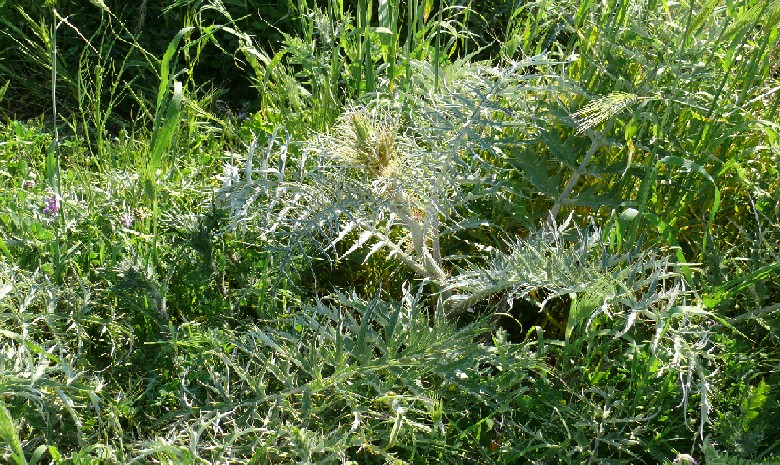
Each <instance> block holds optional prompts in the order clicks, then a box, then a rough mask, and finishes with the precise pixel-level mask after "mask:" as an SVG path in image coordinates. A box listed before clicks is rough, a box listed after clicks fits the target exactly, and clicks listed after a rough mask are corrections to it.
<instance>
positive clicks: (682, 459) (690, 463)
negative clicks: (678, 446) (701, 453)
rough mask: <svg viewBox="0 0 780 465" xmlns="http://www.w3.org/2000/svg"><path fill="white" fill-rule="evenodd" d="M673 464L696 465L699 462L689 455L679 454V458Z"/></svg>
mask: <svg viewBox="0 0 780 465" xmlns="http://www.w3.org/2000/svg"><path fill="white" fill-rule="evenodd" d="M672 463H679V464H680V465H696V464H697V463H698V462H697V461H696V459H694V458H693V457H691V456H690V455H688V454H677V457H676V458H675V459H674V462H672Z"/></svg>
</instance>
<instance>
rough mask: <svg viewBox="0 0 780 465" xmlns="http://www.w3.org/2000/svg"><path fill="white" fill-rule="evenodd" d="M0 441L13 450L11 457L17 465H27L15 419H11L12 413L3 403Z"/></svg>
mask: <svg viewBox="0 0 780 465" xmlns="http://www.w3.org/2000/svg"><path fill="white" fill-rule="evenodd" d="M0 439H2V440H3V442H4V443H5V444H6V446H7V447H9V448H10V449H11V457H12V458H13V459H14V462H16V463H17V465H27V459H25V458H24V451H23V450H22V443H21V442H20V441H19V435H18V434H17V432H16V427H15V426H14V422H13V418H11V412H9V411H8V409H7V408H6V407H5V404H3V403H0Z"/></svg>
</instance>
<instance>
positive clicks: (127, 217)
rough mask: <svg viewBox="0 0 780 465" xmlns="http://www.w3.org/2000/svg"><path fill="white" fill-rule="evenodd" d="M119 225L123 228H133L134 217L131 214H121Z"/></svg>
mask: <svg viewBox="0 0 780 465" xmlns="http://www.w3.org/2000/svg"><path fill="white" fill-rule="evenodd" d="M119 224H121V225H122V227H123V228H129V227H131V226H132V225H133V215H131V214H130V213H121V214H120V215H119Z"/></svg>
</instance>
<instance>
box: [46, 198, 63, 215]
mask: <svg viewBox="0 0 780 465" xmlns="http://www.w3.org/2000/svg"><path fill="white" fill-rule="evenodd" d="M59 211H60V198H59V197H58V196H57V194H55V193H53V192H50V193H49V198H48V199H46V206H45V207H43V213H45V214H47V215H51V216H54V215H56V214H57V212H59Z"/></svg>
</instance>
